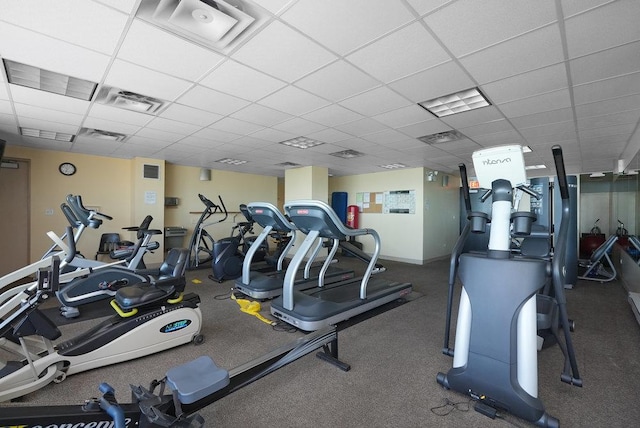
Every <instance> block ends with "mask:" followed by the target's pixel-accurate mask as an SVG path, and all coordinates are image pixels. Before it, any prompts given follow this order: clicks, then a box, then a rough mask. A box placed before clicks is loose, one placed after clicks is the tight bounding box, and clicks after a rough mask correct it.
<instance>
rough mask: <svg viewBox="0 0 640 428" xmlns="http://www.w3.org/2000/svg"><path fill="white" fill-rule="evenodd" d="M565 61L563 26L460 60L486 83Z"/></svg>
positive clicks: (514, 40)
mask: <svg viewBox="0 0 640 428" xmlns="http://www.w3.org/2000/svg"><path fill="white" fill-rule="evenodd" d="M563 60H564V54H563V52H562V42H561V39H560V31H559V28H558V26H557V25H550V26H548V27H544V28H541V29H539V30H536V31H533V32H531V33H527V34H524V35H522V36H520V37H516V38H515V39H512V40H509V41H507V42H504V43H500V44H498V45H495V46H491V47H489V48H487V49H485V50H483V51H481V52H477V53H474V54H471V55H469V56H466V57H464V58H461V59H460V62H461V63H462V65H463V66H464V68H465V69H466V70H468V72H469V73H471V74H472V75H473V77H474V79H475V80H476V81H477V82H478V83H480V84H482V85H484V84H485V83H488V82H493V81H496V80H499V79H504V78H506V77H510V76H515V75H517V74H520V73H525V72H527V71H531V70H536V69H538V68H542V67H546V66H549V65H553V64H557V63H560V62H562V61H563Z"/></svg>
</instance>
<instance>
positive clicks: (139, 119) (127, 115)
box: [89, 103, 153, 126]
mask: <svg viewBox="0 0 640 428" xmlns="http://www.w3.org/2000/svg"><path fill="white" fill-rule="evenodd" d="M89 117H95V118H99V119H104V120H111V121H113V122H122V123H127V124H129V125H136V126H144V125H146V124H147V123H149V121H151V120H152V119H153V116H151V115H148V114H143V113H138V112H136V111H131V110H125V109H121V108H117V107H112V106H107V105H104V104H98V103H94V104H93V105H92V106H91V110H90V111H89Z"/></svg>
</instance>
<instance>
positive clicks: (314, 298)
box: [271, 200, 412, 331]
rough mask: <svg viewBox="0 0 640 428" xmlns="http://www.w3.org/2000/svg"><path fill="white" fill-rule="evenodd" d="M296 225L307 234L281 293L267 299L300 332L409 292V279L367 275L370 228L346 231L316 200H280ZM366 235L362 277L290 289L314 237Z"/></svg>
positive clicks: (377, 246)
mask: <svg viewBox="0 0 640 428" xmlns="http://www.w3.org/2000/svg"><path fill="white" fill-rule="evenodd" d="M285 211H286V213H287V215H288V217H289V218H290V219H291V221H292V222H293V223H294V224H295V226H296V228H297V229H298V230H300V231H301V232H303V233H306V234H307V237H306V238H305V240H304V242H303V243H302V245H301V247H300V248H299V249H298V251H297V253H296V254H295V256H294V257H293V259H292V260H291V263H290V264H289V267H288V268H287V272H286V274H285V279H284V288H283V294H282V296H280V297H277V298H276V299H274V300H273V301H272V302H271V314H272V315H273V316H275V317H276V318H278V319H281V320H282V321H285V322H287V323H289V324H291V325H293V326H295V327H297V328H299V329H301V330H305V331H314V330H318V329H320V328H323V327H324V326H328V325H333V324H336V323H339V322H341V321H345V320H347V319H349V318H352V317H354V316H356V315H359V314H361V313H364V312H367V311H369V310H372V309H375V308H377V307H379V306H382V305H384V304H386V303H389V302H392V301H394V300H396V299H399V298H402V297H404V296H406V295H408V294H409V293H411V291H412V285H411V284H410V283H406V282H404V283H401V282H393V281H388V280H385V279H382V278H380V277H372V272H373V271H374V269H375V268H376V261H377V259H378V256H379V254H380V236H379V235H378V233H377V232H376V231H375V230H373V229H350V228H347V227H346V226H344V225H343V224H342V222H341V221H340V219H339V218H338V216H337V214H336V213H335V212H334V211H333V209H332V208H331V207H330V206H329V205H327V204H326V203H324V202H322V201H315V200H299V201H292V202H289V203H287V204H285ZM355 236H370V237H372V238H373V240H374V242H375V249H374V252H373V255H372V256H371V259H370V261H369V263H368V264H367V269H366V270H365V273H364V275H363V276H362V277H357V278H352V279H349V280H345V281H341V282H338V283H334V284H332V285H331V286H330V287H323V286H318V287H315V288H312V289H307V290H298V289H296V288H295V287H294V285H295V283H294V277H295V272H296V270H297V269H298V267H299V266H300V264H301V263H302V260H303V258H304V257H305V255H306V253H307V252H308V251H309V250H310V249H311V247H312V246H313V245H314V242H315V240H316V239H318V238H319V237H320V238H324V239H333V240H346V239H348V238H350V237H355Z"/></svg>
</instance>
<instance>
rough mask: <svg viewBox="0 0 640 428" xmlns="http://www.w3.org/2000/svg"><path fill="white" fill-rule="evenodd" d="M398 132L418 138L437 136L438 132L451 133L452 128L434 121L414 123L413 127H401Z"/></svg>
mask: <svg viewBox="0 0 640 428" xmlns="http://www.w3.org/2000/svg"><path fill="white" fill-rule="evenodd" d="M397 130H398V131H400V132H402V133H404V134H407V135H408V136H410V137H413V138H418V137H423V136H425V135H431V134H435V133H437V132H444V131H451V128H450V127H449V126H448V125H447V124H445V123H444V122H442V121H440V120H437V119H434V120H426V121H424V122H419V123H414V124H412V125H407V126H401V127H400V128H397Z"/></svg>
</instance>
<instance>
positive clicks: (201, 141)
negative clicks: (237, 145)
mask: <svg viewBox="0 0 640 428" xmlns="http://www.w3.org/2000/svg"><path fill="white" fill-rule="evenodd" d="M180 144H188V145H190V146H194V147H201V148H204V149H212V148H215V147H219V146H222V145H223V144H224V142H222V141H213V140H211V139H209V138H204V137H197V136H194V135H189V136H188V137H185V138H183V139H182V140H180Z"/></svg>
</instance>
